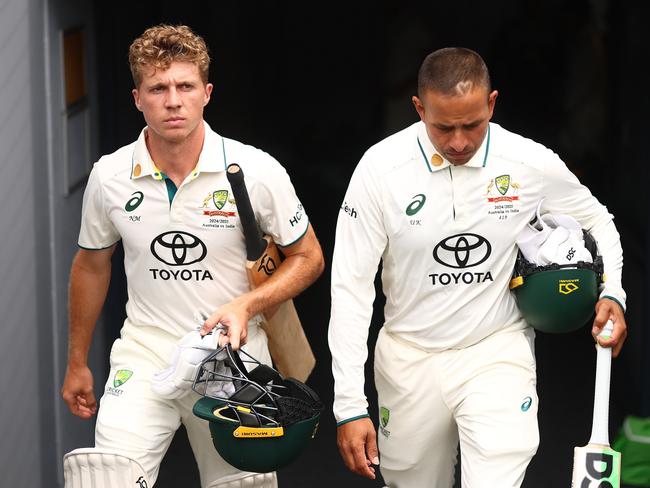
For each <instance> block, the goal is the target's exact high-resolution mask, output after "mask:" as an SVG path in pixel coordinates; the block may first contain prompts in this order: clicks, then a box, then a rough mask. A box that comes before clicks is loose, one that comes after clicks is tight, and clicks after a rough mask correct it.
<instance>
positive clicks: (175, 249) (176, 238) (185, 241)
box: [151, 230, 208, 266]
mask: <svg viewBox="0 0 650 488" xmlns="http://www.w3.org/2000/svg"><path fill="white" fill-rule="evenodd" d="M207 253H208V249H207V248H206V247H205V244H203V241H201V239H199V238H198V237H196V236H194V235H192V234H189V233H188V232H183V231H180V230H175V231H174V230H173V231H170V232H165V233H164V234H160V235H159V236H158V237H156V238H155V239H154V240H153V241H151V254H153V255H154V256H155V257H156V259H158V261H162V262H163V263H165V264H168V265H169V266H187V265H190V264H194V263H198V262H199V261H202V260H203V258H205V256H206V255H207Z"/></svg>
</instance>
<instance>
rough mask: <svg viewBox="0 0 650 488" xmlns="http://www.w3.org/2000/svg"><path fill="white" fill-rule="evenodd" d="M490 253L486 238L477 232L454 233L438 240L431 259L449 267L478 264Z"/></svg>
mask: <svg viewBox="0 0 650 488" xmlns="http://www.w3.org/2000/svg"><path fill="white" fill-rule="evenodd" d="M491 253H492V246H491V245H490V243H489V242H488V240H487V239H486V238H485V237H483V236H480V235H478V234H471V233H466V234H456V235H453V236H451V237H447V238H445V239H443V240H442V241H440V242H439V243H438V245H436V247H435V248H434V249H433V259H435V260H436V261H438V262H439V263H440V264H442V265H444V266H447V267H449V268H456V269H463V268H471V267H472V266H478V265H479V264H481V263H483V262H485V261H486V260H487V258H489V257H490V254H491Z"/></svg>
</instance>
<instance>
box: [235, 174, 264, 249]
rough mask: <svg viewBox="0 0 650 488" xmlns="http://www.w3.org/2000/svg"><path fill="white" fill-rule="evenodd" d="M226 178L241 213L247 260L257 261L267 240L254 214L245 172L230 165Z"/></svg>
mask: <svg viewBox="0 0 650 488" xmlns="http://www.w3.org/2000/svg"><path fill="white" fill-rule="evenodd" d="M226 177H227V178H228V182H229V183H230V188H231V189H232V194H233V196H234V197H235V202H236V204H237V210H238V212H239V221H240V222H241V225H242V231H243V232H244V240H245V241H246V259H248V260H249V261H257V260H258V259H259V258H260V257H261V256H262V254H264V251H265V250H266V240H264V238H263V237H262V233H261V232H260V230H259V228H258V227H257V221H256V220H255V212H253V206H252V205H251V200H250V197H249V195H248V190H247V189H246V182H245V181H244V171H243V170H242V169H241V167H240V166H239V165H238V164H235V163H233V164H229V165H228V168H226Z"/></svg>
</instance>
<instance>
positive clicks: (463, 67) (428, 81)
mask: <svg viewBox="0 0 650 488" xmlns="http://www.w3.org/2000/svg"><path fill="white" fill-rule="evenodd" d="M477 87H483V88H485V89H486V92H487V93H490V91H491V89H492V88H491V84H490V74H489V73H488V69H487V66H486V65H485V62H484V61H483V59H482V58H481V56H479V54H478V53H476V52H474V51H472V50H471V49H467V48H463V47H447V48H443V49H438V50H437V51H434V52H432V53H431V54H429V55H428V56H427V57H426V58H424V61H423V62H422V65H421V66H420V71H419V72H418V96H419V97H422V96H423V94H424V93H425V92H427V91H435V92H438V93H441V94H443V95H466V94H467V93H469V92H471V91H472V90H473V89H474V88H477Z"/></svg>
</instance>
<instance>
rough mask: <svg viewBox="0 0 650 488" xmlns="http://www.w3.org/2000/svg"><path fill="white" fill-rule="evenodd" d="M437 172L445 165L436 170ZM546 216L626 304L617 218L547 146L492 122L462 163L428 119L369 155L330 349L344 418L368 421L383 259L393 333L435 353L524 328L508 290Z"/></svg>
mask: <svg viewBox="0 0 650 488" xmlns="http://www.w3.org/2000/svg"><path fill="white" fill-rule="evenodd" d="M435 163H437V164H438V165H436V164H435ZM541 198H544V205H543V207H542V210H543V211H544V212H551V213H555V214H570V215H572V216H573V217H575V218H576V219H577V220H578V222H580V224H581V225H582V227H583V228H585V229H587V230H590V231H591V233H592V235H593V236H594V238H595V240H596V242H597V243H598V246H599V251H600V252H601V254H602V255H603V260H604V265H605V274H606V276H607V283H606V286H605V289H604V290H603V291H602V293H601V296H604V295H607V296H610V297H612V298H614V299H616V300H617V301H618V302H620V303H621V304H622V305H623V306H624V304H625V292H624V291H623V288H622V286H621V268H622V250H621V246H620V241H619V236H618V232H617V231H616V228H615V226H614V224H613V222H612V215H610V214H609V213H608V212H607V209H606V208H605V207H604V206H603V205H601V204H600V203H599V202H598V201H597V200H596V198H595V197H594V196H593V195H592V194H591V193H590V192H589V190H588V189H587V188H586V187H585V186H583V185H582V184H580V182H579V181H578V179H577V178H576V177H575V176H574V175H573V173H571V172H570V171H569V169H568V168H567V167H566V165H565V164H564V163H563V162H562V161H561V160H560V158H559V157H558V156H557V155H556V154H555V153H553V152H552V151H551V150H549V149H547V148H546V147H544V146H542V145H541V144H538V143H536V142H534V141H532V140H530V139H526V138H524V137H521V136H519V135H517V134H514V133H512V132H508V131H507V130H505V129H503V128H501V127H500V126H499V125H497V124H492V123H491V124H489V128H488V131H487V134H486V137H485V139H484V140H483V143H482V145H481V147H480V148H479V150H478V151H477V152H476V154H475V155H474V157H473V158H472V159H471V160H470V161H468V162H467V163H466V164H465V165H462V166H453V165H452V164H450V163H449V162H448V161H446V160H444V159H442V158H440V155H438V154H436V151H435V148H434V147H433V145H432V144H431V142H430V140H429V138H428V136H427V133H426V129H425V126H424V124H423V123H422V122H418V123H415V124H413V125H412V126H410V127H408V128H406V129H404V130H402V131H400V132H398V133H396V134H394V135H392V136H390V137H388V138H386V139H384V140H383V141H381V142H379V143H378V144H376V145H374V146H373V147H371V148H370V149H369V150H368V151H367V152H366V153H365V154H364V156H363V157H362V159H361V160H360V162H359V164H358V166H357V168H356V169H355V171H354V174H353V175H352V178H351V180H350V184H349V187H348V190H347V193H346V195H345V198H344V201H343V203H342V205H341V209H340V213H339V218H338V223H337V228H336V244H335V249H334V258H333V263H332V310H331V318H330V325H329V344H330V349H331V353H332V359H333V363H332V369H333V374H334V379H335V401H334V413H335V416H336V419H337V421H342V420H346V419H351V418H354V417H357V416H363V415H365V414H366V409H367V401H366V398H365V395H364V363H365V361H366V359H367V345H366V343H367V337H368V327H369V324H370V320H371V316H372V304H373V301H374V298H375V289H374V277H375V275H376V272H377V268H378V265H379V263H380V260H381V261H382V264H383V270H382V277H381V278H382V285H383V292H384V294H385V295H386V305H385V308H384V317H385V323H384V327H386V331H387V332H389V333H391V334H394V335H395V336H396V337H397V338H400V339H402V340H405V341H408V342H409V343H412V344H414V345H416V346H417V347H422V348H425V349H427V350H431V351H441V350H446V349H450V348H462V347H466V346H468V345H471V344H475V343H477V342H478V341H480V340H481V339H483V338H485V337H487V336H488V335H490V334H492V333H494V332H496V331H498V330H502V329H508V328H510V329H517V328H523V327H526V324H525V322H524V321H523V319H522V317H521V315H520V313H519V311H518V309H517V306H516V303H515V299H514V296H513V294H512V293H511V292H510V291H509V288H508V284H509V281H510V278H511V276H512V271H513V268H514V264H515V260H516V256H517V246H516V237H517V236H518V235H519V233H520V232H521V230H522V229H523V228H524V226H525V225H526V223H527V222H528V221H530V220H531V219H532V218H533V216H534V213H535V208H536V205H537V203H538V202H539V201H540V199H541Z"/></svg>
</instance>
